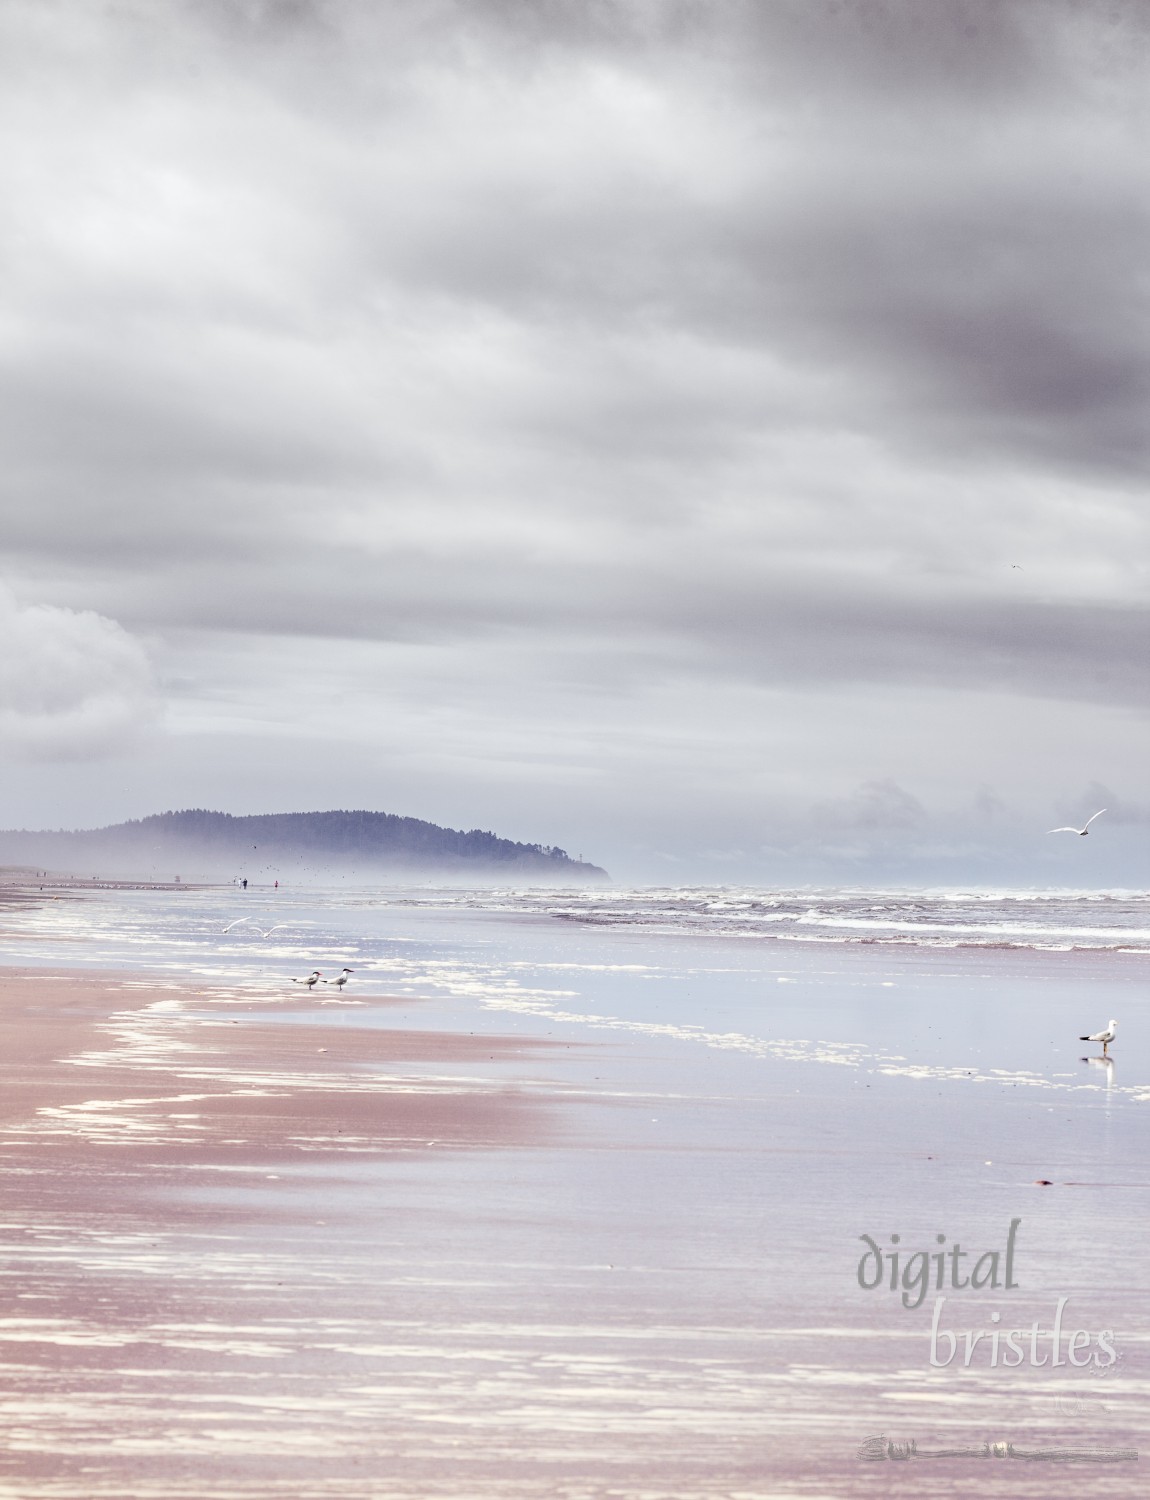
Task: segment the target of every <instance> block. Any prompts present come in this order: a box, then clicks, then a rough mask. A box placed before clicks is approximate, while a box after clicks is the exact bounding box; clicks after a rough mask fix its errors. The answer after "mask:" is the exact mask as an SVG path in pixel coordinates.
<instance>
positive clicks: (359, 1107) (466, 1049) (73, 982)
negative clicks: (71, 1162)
mask: <svg viewBox="0 0 1150 1500" xmlns="http://www.w3.org/2000/svg"><path fill="white" fill-rule="evenodd" d="M388 1003H391V1004H394V1005H395V1006H397V1007H398V1006H402V1007H403V1008H404V1010H405V1011H407V1012H410V1010H411V1009H412V1008H413V1005H412V1000H411V998H410V997H403V998H398V997H397V998H395V999H394V1000H392V1001H390V1002H389V1001H388V998H387V997H386V996H380V995H374V996H372V1004H373V1005H374V1006H375V1007H379V1006H383V1005H387V1004H388ZM213 1005H220V1006H222V1007H223V1008H224V1009H225V1010H226V1012H227V1014H226V1015H221V1016H220V1017H219V1018H218V1019H216V1018H214V1017H212V1016H211V1015H210V1014H208V1015H205V1012H210V1010H211V1008H212V1007H213ZM186 1008H191V1009H194V1011H195V1012H196V1014H195V1016H194V1017H190V1016H188V1015H187V1014H185V1013H184V1011H185V1009H186ZM305 1008H306V1002H305V1001H303V1000H297V999H296V998H295V997H294V996H291V995H287V996H285V997H284V999H283V1002H282V1009H283V1010H286V1011H288V1012H289V1013H290V1012H291V1011H298V1010H302V1009H305ZM236 1009H237V1002H236V996H235V994H234V992H233V991H230V990H228V989H226V988H224V987H213V986H210V985H205V984H202V983H192V982H188V983H183V984H179V983H174V982H172V981H162V982H156V981H149V980H148V979H147V978H146V977H143V976H141V977H140V978H134V977H129V978H127V979H125V978H124V977H122V976H120V977H112V976H110V975H104V974H100V973H98V972H96V973H93V972H90V971H89V972H83V973H68V972H56V973H51V972H44V971H42V970H35V969H0V1058H2V1061H0V1079H2V1082H0V1135H2V1139H3V1148H2V1149H4V1150H5V1152H7V1151H8V1150H10V1149H11V1147H12V1146H13V1144H14V1143H15V1142H17V1141H22V1140H30V1139H35V1140H37V1141H38V1142H40V1143H41V1144H43V1145H46V1144H49V1143H50V1144H51V1146H52V1149H53V1151H54V1152H56V1153H60V1152H70V1151H72V1150H79V1149H81V1148H82V1149H83V1150H84V1151H88V1150H90V1149H91V1148H93V1147H111V1148H114V1149H115V1150H116V1151H117V1152H119V1153H120V1154H121V1156H122V1154H123V1153H124V1152H125V1151H128V1152H133V1153H137V1154H139V1153H142V1154H143V1155H144V1156H145V1157H146V1160H147V1163H148V1164H149V1165H150V1166H151V1167H152V1168H153V1169H155V1168H159V1167H161V1166H162V1164H163V1161H164V1159H165V1158H167V1157H169V1156H171V1157H174V1158H177V1159H180V1160H181V1161H183V1162H186V1160H187V1159H188V1158H189V1156H190V1157H194V1158H195V1159H198V1160H202V1161H204V1162H205V1163H213V1164H215V1163H219V1162H220V1161H221V1160H230V1161H234V1162H237V1163H243V1162H248V1163H252V1164H254V1163H256V1162H267V1161H273V1160H283V1159H287V1158H290V1157H292V1156H293V1155H297V1154H299V1153H300V1152H304V1151H306V1152H307V1154H308V1155H309V1156H310V1157H312V1158H314V1157H316V1156H317V1155H319V1156H326V1155H335V1154H339V1153H342V1152H346V1151H349V1150H353V1149H354V1150H356V1151H360V1152H363V1151H371V1152H386V1151H395V1150H417V1149H431V1148H433V1147H435V1146H439V1147H444V1148H454V1149H462V1148H469V1147H477V1146H483V1147H495V1146H499V1145H508V1144H516V1145H523V1144H525V1143H527V1142H529V1141H531V1140H541V1139H543V1138H544V1137H545V1136H546V1134H547V1133H548V1124H547V1112H546V1108H545V1106H544V1104H543V1102H542V1100H541V1099H540V1097H539V1096H538V1090H537V1089H536V1090H535V1091H534V1092H533V1094H532V1095H531V1096H530V1097H528V1096H527V1095H525V1094H523V1093H522V1091H520V1090H517V1089H516V1088H515V1087H514V1085H513V1084H510V1083H508V1084H500V1083H498V1082H496V1081H493V1080H492V1079H491V1077H490V1076H489V1074H490V1072H491V1069H492V1065H506V1064H513V1063H516V1062H521V1063H530V1064H531V1068H532V1072H533V1073H534V1071H535V1064H536V1062H537V1061H538V1060H539V1059H540V1058H541V1057H542V1056H544V1055H546V1054H548V1053H549V1052H552V1051H553V1050H554V1049H553V1048H551V1047H549V1046H548V1044H546V1043H544V1042H540V1041H536V1040H532V1039H525V1038H521V1037H518V1038H504V1039H501V1038H498V1037H494V1038H493V1037H489V1036H479V1037H476V1036H466V1035H457V1034H450V1033H444V1032H441V1031H426V1032H424V1031H419V1030H415V1029H412V1028H409V1027H403V1028H396V1029H391V1028H379V1027H360V1026H355V1025H354V1024H352V1025H348V1024H346V1020H347V1017H346V1014H345V1015H343V1016H341V1023H340V1024H339V1025H335V1024H332V1025H322V1024H320V1025H316V1024H309V1025H300V1024H290V1023H288V1022H285V1021H277V1020H274V1019H271V1018H269V1017H268V1016H266V1015H265V1014H259V1015H256V1016H253V1015H251V1014H250V1013H249V1014H246V1015H244V1017H243V1019H242V1020H241V1019H238V1018H237V1016H236V1014H235V1012H236ZM484 1069H486V1070H487V1072H486V1073H484V1072H483V1071H482V1070H484ZM120 1164H121V1165H126V1163H120ZM140 1164H141V1163H139V1162H137V1163H136V1165H137V1166H138V1165H140Z"/></svg>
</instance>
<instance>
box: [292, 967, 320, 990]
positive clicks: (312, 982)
mask: <svg viewBox="0 0 1150 1500" xmlns="http://www.w3.org/2000/svg"><path fill="white" fill-rule="evenodd" d="M321 972H322V970H320V969H315V970H313V972H312V973H310V974H309V975H308V976H307V978H306V979H293V980H292V984H306V985H307V987H308V989H309V990H314V989H315V986H316V981H317V980H318V979H319V976H320V974H321Z"/></svg>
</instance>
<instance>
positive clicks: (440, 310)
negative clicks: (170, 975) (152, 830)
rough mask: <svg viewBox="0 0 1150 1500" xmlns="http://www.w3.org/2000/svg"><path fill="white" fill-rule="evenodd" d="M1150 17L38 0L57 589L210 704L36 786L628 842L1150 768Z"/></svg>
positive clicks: (14, 204) (42, 346)
mask: <svg viewBox="0 0 1150 1500" xmlns="http://www.w3.org/2000/svg"><path fill="white" fill-rule="evenodd" d="M1148 27H1150V22H1148V18H1147V12H1146V10H1145V8H1144V7H1143V6H1141V5H1139V4H1136V3H1133V0H1114V3H1108V4H1106V5H1105V6H1100V5H1091V4H1085V5H1083V4H1078V3H1071V0H1003V3H992V0H950V3H948V4H947V5H945V6H942V5H939V6H923V5H922V4H921V3H919V0H860V3H858V4H850V5H842V4H839V3H836V0H826V3H823V0H772V3H771V4H770V5H761V4H753V3H742V0H723V3H719V4H710V3H708V4H699V3H692V0H675V3H672V4H659V5H652V4H647V3H643V0H626V3H611V0H604V3H600V4H595V5H588V4H584V3H574V0H571V3H563V0H548V3H531V4H526V3H522V4H519V3H513V0H501V3H495V0H491V3H468V4H453V3H451V0H416V3H414V4H411V5H404V6H379V5H373V4H367V3H359V0H315V3H302V0H301V3H293V4H292V5H269V4H264V3H260V0H216V3H210V4H205V3H197V4H194V5H193V4H190V3H189V4H182V3H178V0H169V3H165V4H161V5H159V6H155V5H145V4H142V3H135V0H127V3H125V4H121V5H119V6H117V7H116V8H115V9H112V10H99V11H98V10H90V11H85V12H83V13H82V14H80V13H77V11H76V9H75V8H74V7H68V6H63V5H55V4H52V3H48V4H42V3H37V4H30V3H29V4H19V3H17V4H13V5H10V6H8V7H6V8H5V9H4V12H3V15H2V16H0V28H2V30H3V35H2V37H0V41H2V42H3V46H2V47H0V58H2V59H3V61H0V85H2V87H0V132H3V134H4V136H5V137H6V138H7V139H8V140H9V141H10V142H11V145H12V149H11V150H9V151H8V152H6V153H5V154H4V155H3V157H2V158H0V187H2V188H3V192H2V194H0V202H2V203H3V204H4V209H3V214H4V216H5V218H4V225H3V226H0V232H2V235H3V246H4V250H5V255H6V260H5V267H6V270H5V279H4V284H3V288H2V290H0V316H3V318H4V320H5V328H6V331H7V338H6V341H5V348H6V351H7V352H6V354H5V356H4V358H3V360H2V361H0V389H2V393H3V401H2V402H0V412H2V413H3V420H2V423H0V460H2V462H0V476H2V479H0V507H2V510H3V518H4V523H5V524H4V531H3V550H2V553H0V572H2V574H3V576H6V577H8V578H9V579H10V580H12V581H13V582H14V583H18V585H19V590H20V594H21V597H24V598H30V599H31V598H34V599H37V600H40V601H44V602H45V604H50V605H52V606H54V607H56V608H58V609H63V610H69V611H73V612H79V615H80V616H84V612H85V611H94V612H96V613H97V614H99V615H102V616H106V617H109V618H110V619H115V620H118V621H121V622H122V623H123V626H124V627H125V629H126V630H128V631H130V632H132V633H133V634H134V635H135V636H138V637H141V638H147V640H148V641H149V643H150V649H154V652H155V660H156V663H157V669H158V672H159V677H160V680H161V681H162V682H163V685H164V693H165V696H166V699H167V702H168V705H169V710H170V712H169V717H168V724H169V731H168V740H167V743H166V745H165V748H164V749H163V751H162V759H159V758H157V757H159V756H160V755H161V751H160V750H159V749H156V750H155V751H154V752H151V757H152V758H149V759H145V760H144V761H140V760H133V761H132V762H131V764H130V765H129V764H128V763H127V762H125V765H124V767H123V774H122V775H118V776H116V777H113V778H111V782H110V784H109V787H110V789H101V788H97V787H95V786H94V785H93V784H91V783H87V782H85V781H84V780H83V779H82V778H80V779H75V778H73V779H71V780H69V781H57V782H56V783H55V784H54V785H51V786H50V785H49V783H48V782H47V781H46V780H43V779H41V780H39V781H36V780H35V779H34V778H33V779H29V780H26V781H25V783H24V784H23V785H22V786H21V787H19V788H16V789H15V790H14V792H13V796H14V797H18V798H20V799H22V800H25V801H26V800H27V799H28V798H32V799H33V800H34V801H36V802H37V803H38V805H41V806H43V807H44V808H45V809H46V812H45V817H46V820H47V821H52V822H55V821H57V819H56V818H53V817H52V816H51V811H52V807H53V799H56V801H58V802H62V803H67V804H68V806H69V808H70V809H71V812H70V816H71V817H72V818H74V819H75V820H77V821H80V820H83V819H84V818H85V817H86V818H87V820H88V821H90V822H92V823H101V822H108V821H112V820H115V819H116V818H119V817H121V816H135V815H139V814H142V813H146V812H149V811H153V810H155V808H156V806H172V805H179V804H181V803H196V802H202V801H206V800H210V801H211V803H212V805H217V806H221V807H225V808H227V809H229V810H231V811H235V812H245V811H273V810H276V809H277V808H282V807H293V806H301V807H302V806H312V807H329V806H338V805H352V804H355V805H359V804H363V805H369V806H381V807H385V808H388V809H390V810H395V811H399V812H407V813H411V814H413V815H416V816H423V817H426V818H429V819H431V820H432V821H438V822H456V823H461V824H463V825H464V826H472V825H473V824H475V823H481V824H483V825H484V826H495V827H498V828H499V830H500V831H501V832H505V833H506V834H507V835H508V836H511V837H519V838H524V839H527V840H529V841H531V840H542V841H544V842H556V843H560V844H562V845H563V846H564V847H568V848H578V847H580V846H581V845H584V846H586V852H587V853H588V857H594V858H596V859H598V860H600V861H601V862H603V863H605V864H607V865H608V866H610V867H611V868H612V869H613V870H621V871H626V870H627V869H628V868H629V867H632V866H631V865H630V864H629V861H630V856H631V854H633V855H634V859H635V862H634V865H633V867H634V868H636V869H637V868H638V867H639V864H640V863H642V862H643V861H648V864H647V865H645V866H644V868H654V866H653V865H650V863H649V862H650V861H651V860H655V859H657V858H661V857H662V856H663V855H666V856H667V857H668V858H669V859H672V860H675V861H679V862H680V864H681V866H682V867H683V868H688V867H691V861H692V859H693V858H694V857H695V854H696V853H698V852H699V851H706V850H714V849H719V848H731V849H742V850H743V851H744V853H745V865H744V867H743V868H745V869H746V870H748V871H749V870H752V869H753V868H755V867H756V865H755V861H756V860H758V861H760V862H761V867H762V869H763V870H764V871H766V870H767V869H768V868H769V869H770V870H771V871H772V872H774V871H775V870H776V868H777V867H778V864H779V862H780V861H781V862H782V864H783V865H785V863H786V851H788V850H801V849H805V848H807V847H808V846H809V845H811V844H812V841H813V843H814V844H815V845H818V843H819V840H824V841H827V840H830V843H828V847H832V846H833V847H836V848H838V847H847V846H846V845H845V844H835V843H834V841H833V839H832V833H833V829H832V827H831V824H832V823H833V822H834V820H835V819H836V818H837V819H838V820H839V823H840V824H841V831H842V835H843V838H845V839H849V840H850V841H853V842H851V843H850V847H851V848H862V849H863V850H864V851H865V850H867V849H871V848H874V847H877V845H875V844H873V843H872V842H868V840H869V839H870V837H871V834H874V837H875V838H876V839H877V838H878V833H877V832H876V831H875V830H874V829H871V830H870V832H869V833H868V826H869V825H868V824H867V817H868V816H869V815H868V814H867V812H866V808H867V807H869V806H870V805H871V802H873V800H874V798H875V797H876V796H877V795H878V794H877V793H875V792H874V790H873V789H874V788H881V787H897V788H899V789H901V790H902V791H903V792H904V793H905V795H906V797H908V798H910V799H912V801H913V803H914V805H917V806H919V807H921V808H922V810H923V812H922V817H921V818H917V817H916V818H914V819H906V818H902V819H901V820H898V819H896V823H897V827H895V828H894V829H893V830H891V829H888V830H886V832H885V833H884V834H883V837H889V838H893V839H894V840H895V842H896V843H900V847H906V848H908V849H909V848H910V847H911V846H912V845H914V846H915V847H917V846H918V844H921V843H922V841H923V840H928V839H930V838H932V837H933V838H935V839H936V842H937V840H938V839H941V838H942V836H943V833H944V832H946V834H947V837H951V835H953V841H954V846H955V847H956V848H958V847H960V846H961V847H963V848H965V847H966V842H965V840H966V824H967V820H968V819H969V818H970V817H972V816H973V817H975V818H976V820H977V826H978V828H979V830H980V833H979V837H980V838H981V839H983V840H984V843H985V847H986V848H987V849H988V850H991V851H992V850H993V849H995V848H1006V847H1008V846H1009V845H1010V841H1011V840H1012V839H1015V838H1016V837H1017V829H1016V828H1015V825H1013V824H1012V823H1011V817H1012V816H1013V817H1017V818H1019V819H1021V820H1022V823H1021V824H1020V825H1019V826H1023V825H1024V823H1025V820H1026V819H1033V820H1034V822H1035V824H1036V826H1048V825H1049V822H1050V818H1049V816H1048V814H1049V813H1050V812H1051V810H1052V808H1053V806H1054V805H1055V804H1061V803H1065V802H1068V801H1073V800H1074V799H1076V798H1078V797H1079V796H1080V794H1081V789H1082V788H1084V787H1086V786H1088V785H1089V784H1090V783H1091V782H1092V781H1101V782H1104V783H1105V784H1106V785H1108V786H1111V787H1113V788H1114V790H1115V792H1116V793H1117V794H1118V795H1120V796H1121V797H1122V798H1124V799H1125V802H1126V803H1127V804H1128V805H1130V806H1141V805H1144V804H1145V803H1146V802H1147V801H1148V800H1150V793H1148V792H1147V791H1146V788H1145V786H1144V772H1143V771H1142V770H1141V769H1140V767H1142V766H1144V765H1145V763H1146V753H1147V751H1148V750H1150V744H1148V743H1147V741H1148V739H1150V736H1148V735H1147V719H1146V706H1147V690H1148V687H1150V682H1148V679H1147V661H1148V660H1150V656H1148V654H1147V651H1146V644H1147V627H1148V624H1150V614H1148V611H1150V571H1148V564H1147V561H1146V559H1147V557H1148V555H1150V534H1148V530H1150V519H1148V517H1147V512H1146V508H1145V504H1144V501H1143V493H1144V482H1145V471H1146V457H1147V453H1146V445H1147V432H1146V424H1145V419H1144V414H1145V409H1146V398H1147V365H1148V358H1150V356H1148V354H1147V350H1148V349H1150V342H1148V341H1147V338H1146V295H1145V287H1146V282H1145V277H1144V274H1143V267H1144V265H1145V255H1146V247H1147V243H1148V241H1150V235H1148V233H1147V224H1146V211H1145V205H1146V204H1147V203H1148V202H1150V194H1148V192H1147V189H1148V187H1150V183H1148V182H1147V166H1146V152H1145V149H1144V144H1145V124H1146V120H1145V100H1146V98H1147V97H1148V96H1150V95H1148V91H1147V88H1146V84H1147V82H1148V81H1150V80H1147V78H1146V67H1145V58H1146V57H1147V56H1148V55H1150V48H1148V47H1147V42H1148V41H1150V36H1148V34H1147V33H1148ZM84 617H86V616H84ZM153 643H154V647H153ZM125 670H127V669H126V668H125ZM122 701H123V702H124V703H128V702H130V701H134V700H133V697H132V692H131V691H127V690H125V693H124V696H123V700H122ZM109 713H110V711H109ZM114 717H115V715H114V714H112V715H111V718H114ZM127 718H128V719H130V718H131V713H128V714H127ZM109 722H110V720H109ZM125 722H126V721H125ZM97 739H98V736H97ZM860 787H870V788H871V789H872V790H871V791H870V792H864V793H862V794H859V793H858V791H857V789H858V788H860ZM984 787H989V788H990V789H991V793H990V795H991V796H992V798H997V799H998V801H999V802H1000V803H1001V804H1002V807H1003V808H1004V809H1005V812H1004V814H1003V815H1002V816H1000V817H997V818H995V819H990V820H988V819H987V818H985V817H984V816H983V815H982V814H981V813H979V812H978V810H977V809H978V806H979V805H980V804H979V803H978V800H977V799H978V797H979V795H980V793H979V789H980V788H984ZM128 788H133V789H134V790H132V791H131V792H130V793H129V792H128V791H127V790H126V789H128ZM860 795H861V797H862V801H861V802H859V801H858V797H859V796H860ZM253 798H255V799H257V800H256V801H253V800H252V799H253ZM267 798H271V799H273V800H272V801H271V802H269V801H267V800H258V799H267ZM868 798H869V799H870V801H868V800H867V799H868ZM133 799H137V800H133ZM145 799H146V800H145ZM880 800H881V799H880ZM908 805H909V804H908ZM85 808H88V809H89V811H88V812H87V813H86V814H85V811H84V809H85ZM836 809H837V811H835V810H836ZM604 841H606V842H604ZM916 841H917V843H916ZM762 851H766V852H762ZM779 851H782V852H781V853H780V852H779ZM864 857H865V854H864ZM987 857H988V858H990V857H991V856H990V854H988V856H987ZM963 858H965V856H963ZM960 862H961V861H960ZM832 863H833V861H832ZM705 866H706V861H705V860H703V862H702V863H701V864H700V865H699V869H700V870H703V869H704V867H705ZM829 867H830V866H828V868H829ZM715 868H718V866H716V867H715ZM724 868H727V866H724ZM956 868H957V865H956ZM972 868H973V866H972ZM851 869H852V871H853V870H854V869H855V865H854V864H852V865H851ZM1147 873H1148V875H1150V871H1148V872H1147Z"/></svg>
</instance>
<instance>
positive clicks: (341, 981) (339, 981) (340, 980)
mask: <svg viewBox="0 0 1150 1500" xmlns="http://www.w3.org/2000/svg"><path fill="white" fill-rule="evenodd" d="M354 973H355V970H354V969H343V970H341V972H340V973H338V974H337V975H336V976H335V978H334V979H325V980H324V984H334V985H335V987H336V989H337V990H342V989H343V987H344V985H345V984H346V983H347V976H348V975H349V974H354Z"/></svg>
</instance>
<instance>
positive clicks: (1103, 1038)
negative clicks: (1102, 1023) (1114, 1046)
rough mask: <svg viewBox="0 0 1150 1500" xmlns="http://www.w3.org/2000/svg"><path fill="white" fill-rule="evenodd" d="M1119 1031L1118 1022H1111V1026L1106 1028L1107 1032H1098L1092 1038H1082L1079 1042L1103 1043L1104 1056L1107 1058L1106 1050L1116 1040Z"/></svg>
mask: <svg viewBox="0 0 1150 1500" xmlns="http://www.w3.org/2000/svg"><path fill="white" fill-rule="evenodd" d="M1117 1030H1118V1022H1117V1021H1111V1022H1110V1025H1109V1026H1107V1028H1106V1030H1105V1031H1096V1032H1094V1033H1093V1035H1091V1036H1080V1037H1079V1038H1078V1040H1079V1041H1080V1042H1101V1043H1102V1056H1103V1057H1105V1056H1106V1049H1107V1047H1109V1045H1110V1043H1111V1042H1112V1041H1113V1040H1114V1033H1115V1032H1116V1031H1117Z"/></svg>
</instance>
